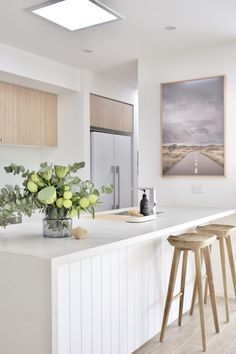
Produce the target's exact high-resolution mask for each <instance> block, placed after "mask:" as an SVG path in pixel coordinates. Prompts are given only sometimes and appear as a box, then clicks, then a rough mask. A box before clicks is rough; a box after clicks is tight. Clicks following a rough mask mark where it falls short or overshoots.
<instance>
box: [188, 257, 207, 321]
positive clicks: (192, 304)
mask: <svg viewBox="0 0 236 354" xmlns="http://www.w3.org/2000/svg"><path fill="white" fill-rule="evenodd" d="M202 262H203V253H202V251H201V267H202ZM205 290H206V288H205ZM196 298H197V280H196V277H195V280H194V287H193V295H192V302H191V307H190V313H189V314H190V316H192V315H193V310H194V306H195V303H196Z"/></svg>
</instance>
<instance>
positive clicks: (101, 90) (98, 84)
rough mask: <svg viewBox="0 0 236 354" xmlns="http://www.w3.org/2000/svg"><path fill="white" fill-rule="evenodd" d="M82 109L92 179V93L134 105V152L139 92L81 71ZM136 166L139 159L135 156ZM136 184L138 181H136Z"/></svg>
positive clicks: (85, 156) (87, 172)
mask: <svg viewBox="0 0 236 354" xmlns="http://www.w3.org/2000/svg"><path fill="white" fill-rule="evenodd" d="M80 79H81V109H82V112H83V113H82V114H83V133H84V158H85V161H86V163H87V166H86V176H87V177H88V178H89V177H90V164H89V161H90V135H89V134H90V93H94V94H97V95H101V96H104V97H108V98H112V99H115V100H118V101H122V102H127V103H130V104H133V105H134V150H136V149H137V134H138V125H137V121H138V92H137V90H135V89H134V88H132V87H128V86H125V85H122V84H121V83H119V82H117V81H114V80H110V79H109V78H107V77H105V76H102V75H99V74H96V73H94V72H91V71H88V70H82V71H81V76H80ZM134 166H137V159H136V156H134ZM135 184H136V180H135Z"/></svg>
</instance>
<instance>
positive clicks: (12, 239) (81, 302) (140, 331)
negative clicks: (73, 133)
mask: <svg viewBox="0 0 236 354" xmlns="http://www.w3.org/2000/svg"><path fill="white" fill-rule="evenodd" d="M160 210H161V211H162V212H163V213H160V214H158V215H157V218H156V220H155V221H150V222H146V223H140V224H133V223H127V222H125V221H120V220H119V221H106V220H99V218H98V219H95V220H92V219H90V218H88V217H82V218H81V219H80V220H79V221H75V222H74V226H76V225H77V224H78V225H80V226H82V227H84V228H85V229H87V230H88V236H87V238H86V239H83V240H76V239H72V238H66V239H46V238H43V237H42V226H41V220H38V221H28V222H25V223H23V224H20V225H11V226H9V227H8V228H7V229H5V230H4V229H1V230H0V329H1V330H0V353H1V354H90V353H93V354H105V353H107V354H115V353H117V354H118V353H119V354H125V353H132V352H133V351H134V350H135V349H137V348H139V347H140V346H141V345H142V344H144V343H145V342H146V341H147V340H149V339H150V338H151V337H153V336H154V335H155V334H157V333H158V332H159V331H160V325H161V320H162V314H163V308H164V302H165V296H166V289H167V284H168V280H169V271H170V265H171V259H172V252H173V250H172V248H171V246H169V244H168V242H167V241H166V238H167V237H168V235H170V234H172V233H174V234H177V233H181V232H183V231H186V230H193V229H194V227H195V226H196V225H200V224H204V223H208V222H211V221H213V220H214V221H216V220H217V222H218V221H219V220H220V219H222V218H226V217H229V216H230V215H232V217H231V218H234V217H233V215H234V214H235V213H236V210H230V209H219V208H218V209H217V208H184V207H162V208H160ZM223 220H225V219H223ZM231 223H232V221H231ZM235 224H236V217H235ZM193 279H194V266H193V262H192V260H191V257H190V262H189V264H188V272H187V279H186V298H185V306H184V311H186V310H188V309H189V307H190V300H191V291H192V286H193ZM177 280H178V279H177ZM177 283H178V281H177ZM176 318H177V306H176V305H173V306H172V311H171V314H170V322H172V321H174V320H175V319H176Z"/></svg>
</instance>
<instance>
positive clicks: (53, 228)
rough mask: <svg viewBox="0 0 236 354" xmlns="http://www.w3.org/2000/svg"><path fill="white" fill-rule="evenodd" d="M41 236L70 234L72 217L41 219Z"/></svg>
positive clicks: (56, 236)
mask: <svg viewBox="0 0 236 354" xmlns="http://www.w3.org/2000/svg"><path fill="white" fill-rule="evenodd" d="M43 236H44V237H50V238H64V237H71V236H72V219H71V218H68V219H47V218H45V219H43Z"/></svg>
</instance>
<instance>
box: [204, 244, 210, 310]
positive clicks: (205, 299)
mask: <svg viewBox="0 0 236 354" xmlns="http://www.w3.org/2000/svg"><path fill="white" fill-rule="evenodd" d="M211 249H212V245H210V253H211ZM207 295H208V280H207V276H206V280H205V293H204V304H205V305H206V304H207Z"/></svg>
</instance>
